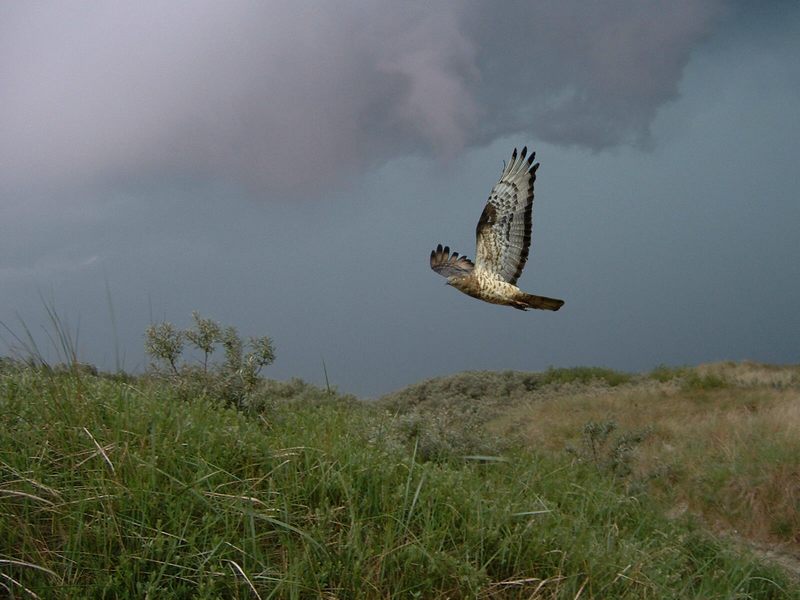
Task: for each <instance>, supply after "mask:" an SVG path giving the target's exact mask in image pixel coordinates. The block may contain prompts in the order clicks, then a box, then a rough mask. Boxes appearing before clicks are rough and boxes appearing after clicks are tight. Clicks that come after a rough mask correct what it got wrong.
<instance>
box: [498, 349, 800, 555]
mask: <svg viewBox="0 0 800 600" xmlns="http://www.w3.org/2000/svg"><path fill="white" fill-rule="evenodd" d="M796 374H797V369H785V370H781V369H777V368H769V367H764V366H762V365H758V366H753V365H750V364H746V365H743V366H741V368H738V367H737V366H735V365H734V366H732V365H728V364H722V365H709V366H706V367H701V368H698V369H697V370H690V371H688V372H684V373H681V374H680V376H679V377H680V379H679V380H676V381H672V380H666V381H663V382H654V381H652V380H651V381H649V382H641V383H640V384H633V385H629V386H622V387H619V388H613V389H610V388H606V389H602V390H598V389H596V388H593V389H587V390H584V391H579V392H575V393H572V394H569V395H556V396H554V397H552V398H549V399H548V400H546V401H541V400H531V401H527V402H522V403H519V404H517V405H515V406H512V407H509V409H508V410H507V412H505V413H504V414H502V415H499V416H498V417H497V418H495V419H494V420H493V421H492V422H491V423H490V424H489V427H490V428H491V430H492V431H494V432H495V434H497V435H509V434H513V435H516V436H519V437H520V438H521V439H522V440H524V442H525V443H526V444H529V445H530V446H532V447H536V448H540V449H546V450H549V451H551V452H561V451H563V450H564V448H565V447H566V446H568V445H572V444H576V443H579V442H580V439H581V435H582V433H581V432H582V431H583V428H584V426H585V425H586V424H587V423H589V422H595V423H601V422H608V421H613V422H614V423H616V425H617V430H618V431H620V432H626V431H627V432H632V431H642V430H644V429H645V428H649V430H650V431H651V433H650V435H649V436H648V437H647V438H646V439H645V440H644V441H643V442H642V443H641V444H640V445H638V446H637V448H636V449H635V456H634V458H633V460H632V462H633V473H634V477H636V478H638V480H639V481H644V480H647V481H649V482H650V483H649V489H650V490H651V491H652V492H653V493H655V494H656V495H658V496H659V497H661V498H662V499H663V500H664V502H665V503H667V504H668V505H669V506H672V507H673V510H674V512H683V509H685V508H688V509H689V510H690V511H692V512H693V513H696V514H699V515H702V516H703V517H704V520H706V521H707V522H709V523H710V524H712V525H713V526H715V527H716V528H718V529H720V530H724V529H733V530H736V531H737V532H738V533H740V534H741V535H745V536H747V537H748V538H751V539H754V540H759V541H767V542H783V543H788V544H792V545H794V546H795V547H796V548H797V550H798V551H800V390H799V389H798V388H797V387H796V386H795V383H794V382H795V380H796V376H797V375H796ZM687 382H689V383H687ZM709 382H711V383H709Z"/></svg>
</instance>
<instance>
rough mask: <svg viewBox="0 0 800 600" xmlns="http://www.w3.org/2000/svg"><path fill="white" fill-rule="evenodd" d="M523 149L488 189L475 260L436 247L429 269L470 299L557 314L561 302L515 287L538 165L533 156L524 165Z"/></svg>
mask: <svg viewBox="0 0 800 600" xmlns="http://www.w3.org/2000/svg"><path fill="white" fill-rule="evenodd" d="M526 154H527V148H523V149H522V152H521V153H520V155H519V158H518V157H517V150H516V148H515V149H514V153H513V154H512V155H511V162H509V163H508V165H506V167H505V168H504V169H503V174H502V175H501V176H500V181H498V182H497V183H496V184H495V186H494V187H493V188H492V191H491V193H490V194H489V201H488V202H487V203H486V207H485V208H484V209H483V213H481V218H480V220H479V221H478V227H477V230H476V237H477V245H476V251H475V254H476V258H475V262H474V263H473V262H472V261H471V260H469V259H468V258H466V257H465V256H461V257H459V255H458V253H457V252H454V253H453V254H452V255H451V254H450V248H449V247H447V246H445V247H444V248H442V245H441V244H439V246H438V247H437V248H436V250H434V251H433V252H431V269H433V270H434V271H436V272H437V273H439V274H440V275H442V276H443V277H447V283H448V284H449V285H452V286H453V287H454V288H456V289H458V290H461V291H462V292H464V293H465V294H469V295H470V296H472V297H473V298H478V299H479V300H484V301H486V302H491V303H492V304H505V305H507V306H513V307H514V308H518V309H520V310H526V309H528V308H541V309H545V310H558V309H559V308H561V306H562V305H563V304H564V301H563V300H557V299H555V298H545V297H543V296H534V295H533V294H527V293H525V292H523V291H522V290H521V289H519V288H518V287H517V286H516V285H515V284H516V282H517V279H518V278H519V276H520V275H521V274H522V269H523V268H524V267H525V262H526V261H527V260H528V250H529V249H530V245H531V227H532V216H533V183H534V181H536V170H537V169H538V168H539V163H536V164H533V159H534V157H535V154H534V153H532V154H531V156H530V158H528V160H525V155H526Z"/></svg>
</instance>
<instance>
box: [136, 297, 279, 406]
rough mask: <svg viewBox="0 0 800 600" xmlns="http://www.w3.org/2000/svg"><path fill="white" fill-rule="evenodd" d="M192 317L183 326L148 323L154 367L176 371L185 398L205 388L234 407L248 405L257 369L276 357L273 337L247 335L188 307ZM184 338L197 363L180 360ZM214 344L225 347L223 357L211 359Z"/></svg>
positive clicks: (161, 372)
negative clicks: (198, 354)
mask: <svg viewBox="0 0 800 600" xmlns="http://www.w3.org/2000/svg"><path fill="white" fill-rule="evenodd" d="M192 319H193V320H194V327H192V328H188V329H185V330H180V329H177V328H176V327H175V326H173V325H172V324H171V323H168V322H162V323H157V324H153V325H150V326H149V327H148V328H147V330H146V332H145V351H146V352H147V354H149V355H150V356H151V357H152V358H153V359H154V361H153V363H152V364H151V369H152V372H153V373H154V374H156V375H162V376H163V375H169V376H171V377H174V378H175V381H176V386H177V388H178V390H179V392H180V396H181V397H183V398H191V397H194V396H197V395H200V394H205V395H210V396H212V397H214V398H218V399H220V400H222V401H223V402H225V403H226V404H229V405H232V406H236V407H238V408H242V409H245V408H250V404H251V402H252V399H253V396H254V393H255V391H256V389H257V388H258V386H259V384H260V383H261V381H262V380H261V377H260V374H261V370H262V369H263V368H264V367H266V366H268V365H270V364H272V363H273V362H274V360H275V346H274V343H273V341H272V339H271V338H269V337H267V336H263V337H250V338H248V339H247V341H245V340H243V339H242V338H241V337H240V336H239V334H238V332H237V331H236V329H235V328H234V327H224V328H223V327H222V326H221V325H219V324H218V323H216V322H215V321H212V320H211V319H207V318H204V317H201V316H200V314H199V313H198V312H197V311H193V312H192ZM187 341H188V342H189V343H190V344H192V346H194V348H196V349H197V350H198V351H200V352H201V353H202V361H201V362H200V364H199V365H195V364H191V363H189V362H188V361H183V362H180V360H181V357H182V355H183V351H184V348H185V343H186V342H187ZM217 346H222V347H223V349H224V354H225V358H224V360H223V361H222V362H219V363H214V362H209V361H212V360H213V355H214V352H215V351H216V349H217ZM165 368H166V369H167V370H166V371H165Z"/></svg>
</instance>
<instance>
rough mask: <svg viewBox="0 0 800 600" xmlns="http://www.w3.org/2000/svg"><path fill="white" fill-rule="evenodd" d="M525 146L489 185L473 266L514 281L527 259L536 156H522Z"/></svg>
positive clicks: (479, 222) (505, 279)
mask: <svg viewBox="0 0 800 600" xmlns="http://www.w3.org/2000/svg"><path fill="white" fill-rule="evenodd" d="M527 151H528V148H527V147H525V148H523V149H522V152H521V153H520V155H519V157H517V149H516V148H514V153H513V154H512V155H511V162H509V163H508V165H506V167H505V169H503V174H502V175H501V176H500V181H498V182H497V183H496V184H495V186H494V187H493V188H492V191H491V193H490V194H489V201H488V202H487V203H486V207H485V208H484V209H483V213H481V218H480V220H479V221H478V228H477V232H476V233H477V238H478V240H477V250H476V252H475V253H476V256H475V268H476V269H482V270H484V271H487V272H489V273H491V274H492V275H494V276H495V277H498V278H500V279H502V280H503V281H507V282H508V283H512V284H514V283H516V282H517V279H518V278H519V276H520V275H521V274H522V269H523V267H524V266H525V262H526V261H527V260H528V249H529V248H530V245H531V225H532V216H533V182H534V181H536V169H538V168H539V163H536V164H533V159H534V158H535V156H536V153H535V152H532V153H531V155H530V157H529V158H528V160H525V155H526V154H527Z"/></svg>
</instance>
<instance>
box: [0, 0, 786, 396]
mask: <svg viewBox="0 0 800 600" xmlns="http://www.w3.org/2000/svg"><path fill="white" fill-rule="evenodd" d="M526 144H527V145H528V147H529V148H532V149H534V150H535V151H536V152H537V159H538V160H539V161H540V162H541V167H540V169H539V172H538V179H537V182H536V204H535V208H534V230H533V246H532V249H531V256H530V259H529V261H528V264H527V267H526V270H525V272H524V273H523V275H522V277H521V278H520V280H519V285H520V287H522V288H523V289H525V290H526V291H529V292H532V293H536V294H540V295H547V296H554V297H558V298H563V299H564V300H565V301H566V304H565V306H564V307H563V308H562V309H561V310H560V311H559V312H557V313H551V312H544V311H531V312H527V313H523V312H520V311H516V310H513V309H510V308H508V307H500V306H493V305H488V304H484V303H481V302H478V301H477V300H474V299H472V298H469V297H467V296H465V295H463V294H460V293H459V292H457V291H456V290H454V289H452V288H449V287H447V286H445V285H444V280H443V279H441V278H440V277H438V276H437V275H436V274H434V273H433V272H432V271H431V270H430V269H429V267H428V255H429V253H430V250H431V249H432V248H433V247H435V245H436V244H437V243H442V244H448V245H450V246H451V247H452V248H453V249H454V250H456V251H459V252H461V253H464V254H467V255H468V256H470V257H474V254H475V239H474V232H475V224H476V222H477V219H478V216H479V215H480V213H481V210H482V208H483V205H484V203H485V201H486V198H487V196H488V193H489V190H490V189H491V187H492V185H493V184H494V183H495V181H496V180H497V178H498V176H499V174H500V171H501V169H502V165H503V160H507V159H508V157H509V155H510V153H511V151H512V149H513V148H514V147H515V146H520V147H521V146H522V145H526ZM798 184H800V4H799V3H797V2H794V1H785V2H758V3H753V2H724V1H722V0H676V1H674V2H669V3H650V2H648V3H643V2H640V1H639V0H607V1H605V2H602V3H600V2H586V1H585V0H550V1H548V0H541V1H524V2H523V1H519V2H505V3H502V4H500V3H494V2H479V1H474V2H446V3H445V2H441V3H429V2H426V3H398V2H391V1H377V0H372V1H371V2H369V3H367V2H355V1H354V2H336V3H334V2H324V3H323V2H319V3H313V2H308V3H303V2H295V1H291V2H289V1H287V2H281V1H270V2H217V1H211V0H208V1H198V0H193V1H192V2H188V1H187V2H170V3H164V2H155V1H152V2H147V1H144V2H136V3H106V2H58V3H55V2H53V3H29V2H22V1H20V2H4V3H3V4H2V5H0V321H1V322H2V323H5V324H6V325H8V326H10V327H11V328H12V329H14V330H15V331H17V332H19V331H20V327H21V326H20V323H21V322H24V323H25V324H26V325H27V327H29V328H30V329H31V330H32V331H34V332H35V333H36V335H37V336H39V337H40V339H41V340H42V344H43V346H46V345H47V343H46V342H45V341H44V340H45V339H46V338H45V336H44V334H43V333H42V328H43V327H44V326H46V323H47V318H46V311H45V307H44V304H45V303H49V302H52V303H53V305H54V306H55V308H56V310H57V311H58V313H59V315H60V316H61V317H62V318H63V319H65V320H66V321H67V322H68V323H69V325H70V327H71V328H72V329H73V330H77V331H78V334H79V343H78V346H79V353H80V357H81V358H82V359H83V360H85V361H88V362H93V363H95V364H97V365H98V366H99V367H100V368H104V369H109V370H113V369H114V368H115V366H116V364H117V361H118V359H119V362H120V363H121V364H122V366H124V367H125V368H126V369H128V370H141V369H143V368H144V367H146V365H147V359H146V357H145V355H144V351H143V332H144V330H145V328H146V327H147V325H148V323H149V322H150V320H151V318H152V319H154V320H162V319H166V320H169V321H172V322H173V323H175V324H176V325H179V326H186V325H189V324H190V321H191V316H190V315H191V311H192V310H199V311H200V312H201V313H202V314H203V315H206V316H208V317H211V318H213V319H215V320H218V321H220V322H222V323H223V324H232V325H235V326H236V327H237V328H238V329H239V330H240V332H241V333H242V334H245V335H270V336H272V337H273V338H274V340H275V343H276V346H277V360H276V362H275V364H274V365H273V366H271V367H270V368H269V369H268V371H267V373H266V374H267V375H268V376H272V377H275V378H278V379H288V378H290V377H294V376H296V377H301V378H303V379H306V380H308V381H311V382H314V383H318V384H319V383H322V382H324V377H323V370H322V361H323V359H324V361H325V363H326V365H327V369H328V374H329V376H330V379H331V382H332V383H333V384H334V385H336V386H337V387H338V388H339V389H340V390H342V391H347V392H353V393H356V394H358V395H360V396H363V397H374V396H377V395H379V394H382V393H385V392H388V391H391V390H393V389H396V388H399V387H402V386H404V385H406V384H409V383H412V382H415V381H418V380H420V379H423V378H428V377H433V376H437V375H444V374H449V373H453V372H458V371H462V370H472V369H493V370H494V369H503V370H504V369H516V370H542V369H545V368H547V367H548V366H558V367H567V366H576V365H599V366H608V367H612V368H617V369H623V370H629V371H641V370H648V369H651V368H653V367H655V366H657V365H659V364H670V365H676V364H695V363H698V362H707V361H716V360H723V359H732V360H741V359H752V360H758V361H766V362H775V363H797V362H800V309H799V308H798V307H800V236H798V230H799V229H800V197H798V191H797V190H798ZM109 298H110V302H109ZM110 306H111V307H112V308H113V315H114V318H113V319H112V314H111V313H112V310H110ZM4 337H5V338H6V339H8V335H7V334H6V335H4Z"/></svg>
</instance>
